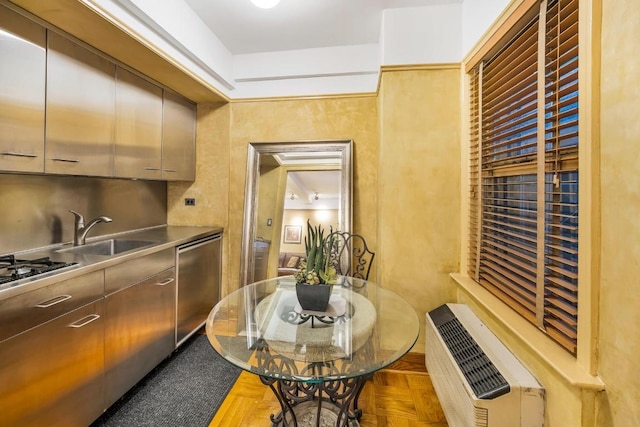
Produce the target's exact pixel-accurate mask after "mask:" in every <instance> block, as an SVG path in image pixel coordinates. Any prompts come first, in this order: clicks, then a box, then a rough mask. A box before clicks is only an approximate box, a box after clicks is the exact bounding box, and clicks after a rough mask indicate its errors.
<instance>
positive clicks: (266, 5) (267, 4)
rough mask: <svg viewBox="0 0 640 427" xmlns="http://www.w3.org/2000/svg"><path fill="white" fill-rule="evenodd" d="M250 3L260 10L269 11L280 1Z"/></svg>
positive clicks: (268, 0)
mask: <svg viewBox="0 0 640 427" xmlns="http://www.w3.org/2000/svg"><path fill="white" fill-rule="evenodd" d="M251 3H253V4H255V5H256V6H258V7H260V8H262V9H271V8H272V7H274V6H275V5H277V4H278V3H280V0H251Z"/></svg>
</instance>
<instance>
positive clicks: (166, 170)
mask: <svg viewBox="0 0 640 427" xmlns="http://www.w3.org/2000/svg"><path fill="white" fill-rule="evenodd" d="M162 170H163V171H164V172H175V171H176V170H175V169H162Z"/></svg>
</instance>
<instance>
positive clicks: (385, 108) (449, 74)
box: [377, 68, 461, 352]
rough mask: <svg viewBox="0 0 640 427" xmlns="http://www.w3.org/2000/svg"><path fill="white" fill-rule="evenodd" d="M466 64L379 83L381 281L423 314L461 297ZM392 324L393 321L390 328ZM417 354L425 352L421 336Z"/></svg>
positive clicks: (389, 76)
mask: <svg viewBox="0 0 640 427" xmlns="http://www.w3.org/2000/svg"><path fill="white" fill-rule="evenodd" d="M460 72H461V71H460V69H458V68H451V69H438V68H434V69H424V70H414V71H386V72H384V73H383V74H382V82H381V86H380V93H379V102H380V107H379V108H380V118H381V119H380V120H381V132H380V154H379V155H380V163H379V169H378V227H379V237H378V239H379V242H380V244H379V245H378V250H379V257H378V258H377V262H379V265H378V268H379V272H380V274H379V278H378V280H379V282H380V283H381V284H382V285H383V286H386V287H388V288H390V289H392V290H394V291H396V292H397V293H399V294H400V295H403V296H404V297H405V298H407V299H408V300H409V301H410V302H411V304H412V305H413V307H414V308H415V309H416V311H417V312H418V315H419V316H420V319H421V321H422V320H423V319H424V314H425V313H426V312H427V311H429V310H431V309H433V308H435V307H437V306H439V305H441V304H443V303H445V302H452V301H454V298H455V293H454V288H453V286H451V283H450V280H449V274H450V273H452V272H456V271H458V269H459V252H458V251H459V246H460V227H459V222H460V128H461V124H460V123H461V111H460V108H461V107H460V96H461V95H460ZM389 327H393V325H389ZM413 351H420V352H423V351H424V337H423V335H422V334H421V336H420V338H419V340H418V343H417V344H416V346H415V347H414V349H413Z"/></svg>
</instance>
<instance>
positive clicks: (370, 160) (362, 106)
mask: <svg viewBox="0 0 640 427" xmlns="http://www.w3.org/2000/svg"><path fill="white" fill-rule="evenodd" d="M230 109H231V116H230V125H229V126H230V159H229V164H228V165H229V204H228V209H229V224H228V226H229V230H230V233H231V234H232V235H233V238H232V239H231V241H230V245H231V247H230V254H231V256H230V258H229V260H228V268H229V272H230V274H229V283H230V289H235V288H236V287H237V286H238V283H239V272H240V252H241V234H242V221H243V216H242V214H243V209H244V191H245V184H246V182H245V174H246V162H247V145H248V143H249V142H273V141H297V140H328V139H353V141H354V153H353V162H354V166H353V167H354V173H353V175H354V183H353V194H354V203H353V230H354V231H355V232H358V233H361V234H363V235H365V236H366V238H367V241H368V242H371V245H372V247H373V248H376V247H377V236H376V229H377V212H376V209H377V200H378V195H377V191H376V189H377V174H376V170H377V162H378V139H379V138H378V111H377V101H376V98H375V96H360V97H344V98H342V97H341V98H327V99H300V100H266V101H247V102H233V103H232V104H231V105H230ZM374 268H375V266H374Z"/></svg>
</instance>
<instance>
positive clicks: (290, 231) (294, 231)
mask: <svg viewBox="0 0 640 427" xmlns="http://www.w3.org/2000/svg"><path fill="white" fill-rule="evenodd" d="M282 241H283V243H300V242H301V241H302V226H301V225H285V226H284V237H283V239H282Z"/></svg>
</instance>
